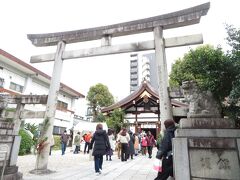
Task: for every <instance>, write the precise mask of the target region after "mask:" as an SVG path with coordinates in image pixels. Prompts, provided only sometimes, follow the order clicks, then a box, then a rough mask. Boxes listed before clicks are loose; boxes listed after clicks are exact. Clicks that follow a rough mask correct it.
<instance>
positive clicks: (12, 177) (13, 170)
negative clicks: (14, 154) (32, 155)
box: [1, 166, 22, 180]
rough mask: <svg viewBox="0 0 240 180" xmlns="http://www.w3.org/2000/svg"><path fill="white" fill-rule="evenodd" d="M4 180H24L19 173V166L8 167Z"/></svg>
mask: <svg viewBox="0 0 240 180" xmlns="http://www.w3.org/2000/svg"><path fill="white" fill-rule="evenodd" d="M1 172H2V171H1ZM3 179H4V180H22V173H20V172H18V167H17V166H7V167H6V168H5V170H4V175H3Z"/></svg>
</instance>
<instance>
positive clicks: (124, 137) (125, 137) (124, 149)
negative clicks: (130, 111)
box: [117, 128, 130, 161]
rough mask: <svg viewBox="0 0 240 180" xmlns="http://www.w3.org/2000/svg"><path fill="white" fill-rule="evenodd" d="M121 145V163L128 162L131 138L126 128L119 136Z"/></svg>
mask: <svg viewBox="0 0 240 180" xmlns="http://www.w3.org/2000/svg"><path fill="white" fill-rule="evenodd" d="M117 141H119V142H120V143H121V161H127V159H128V151H129V144H128V142H129V141H130V136H129V134H128V133H127V129H126V128H122V130H121V133H120V134H119V135H118V139H117Z"/></svg>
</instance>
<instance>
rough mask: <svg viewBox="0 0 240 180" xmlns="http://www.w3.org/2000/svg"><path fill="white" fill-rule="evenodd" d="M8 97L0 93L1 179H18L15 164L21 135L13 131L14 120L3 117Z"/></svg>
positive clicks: (20, 176) (19, 177)
mask: <svg viewBox="0 0 240 180" xmlns="http://www.w3.org/2000/svg"><path fill="white" fill-rule="evenodd" d="M7 105H8V98H7V96H5V95H0V154H1V158H0V171H1V179H4V180H18V179H22V174H21V173H19V172H18V167H17V166H16V163H17V157H18V151H19V146H20V141H21V137H20V136H18V135H17V134H15V133H14V131H13V129H14V122H12V121H10V120H9V119H7V118H5V109H6V107H7Z"/></svg>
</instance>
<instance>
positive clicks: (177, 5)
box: [0, 0, 240, 100]
mask: <svg viewBox="0 0 240 180" xmlns="http://www.w3.org/2000/svg"><path fill="white" fill-rule="evenodd" d="M205 2H208V1H204V0H85V1H81V0H21V1H19V0H5V1H1V2H0V7H1V11H0V20H1V21H0V22H1V28H0V48H1V49H3V50H5V51H7V52H8V53H10V54H12V55H14V56H16V57H17V58H19V59H21V60H23V61H25V62H27V63H29V62H30V56H32V55H38V54H42V53H51V52H55V51H56V47H55V46H54V47H44V48H37V47H35V46H33V45H32V44H31V42H30V41H29V40H28V39H27V34H34V33H51V32H59V31H70V30H78V29H83V28H90V27H98V26H104V25H110V24H114V23H120V22H126V21H131V20H136V19H141V18H148V17H152V16H157V15H161V14H165V13H170V12H174V11H177V10H181V9H185V8H189V7H192V6H195V5H199V4H202V3H205ZM210 2H211V5H210V6H211V7H210V10H209V12H208V14H207V15H206V16H204V17H203V18H202V20H201V22H200V24H198V25H193V26H188V27H183V28H177V29H174V30H167V31H164V36H165V37H174V36H180V35H190V34H197V33H202V34H203V38H204V44H207V43H209V44H212V45H214V46H217V45H221V46H222V47H223V48H224V49H225V48H226V45H225V44H226V42H225V40H224V38H226V33H225V29H224V23H228V24H233V25H234V26H235V27H238V28H240V20H239V17H240V16H239V7H240V6H239V4H240V3H239V2H240V1H239V0H228V1H223V0H212V1H210ZM149 39H152V33H148V34H143V35H137V36H132V37H124V38H116V39H113V43H115V44H117V43H127V42H130V41H133V42H134V41H142V40H149ZM99 45H100V41H96V42H95V41H94V42H87V43H86V42H85V43H80V44H77V45H67V46H66V49H67V50H68V49H81V48H84V47H96V46H99ZM192 48H194V46H192ZM189 49H190V47H183V48H171V49H168V50H167V51H166V55H167V62H168V70H169V71H170V68H171V64H172V63H174V60H176V59H177V58H178V57H182V56H183V55H184V53H186V52H187V51H188V50H189ZM129 59H130V58H129V54H121V55H110V56H100V57H93V58H84V59H74V60H68V61H65V62H64V66H63V72H62V78H61V81H62V82H63V83H65V84H67V85H68V86H70V87H72V88H74V89H76V90H77V91H79V92H81V93H83V94H84V95H87V92H88V90H89V87H90V86H92V85H95V84H96V83H103V84H105V85H107V86H108V88H109V90H110V92H111V93H112V94H113V96H114V97H115V98H117V99H118V100H121V99H122V98H124V97H126V96H127V95H129V89H130V87H129V84H130V79H129V77H130V72H129V69H130V65H129ZM32 65H33V66H34V67H36V68H38V69H40V70H41V71H43V72H45V73H47V74H49V75H51V73H52V68H53V63H41V64H32Z"/></svg>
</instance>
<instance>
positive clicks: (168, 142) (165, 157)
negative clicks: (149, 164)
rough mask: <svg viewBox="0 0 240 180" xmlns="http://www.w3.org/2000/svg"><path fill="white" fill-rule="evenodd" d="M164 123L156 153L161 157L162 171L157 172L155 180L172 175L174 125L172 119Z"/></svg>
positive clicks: (162, 179)
mask: <svg viewBox="0 0 240 180" xmlns="http://www.w3.org/2000/svg"><path fill="white" fill-rule="evenodd" d="M164 125H165V128H166V131H165V132H164V136H163V139H162V142H161V143H160V146H159V149H158V152H157V155H156V158H157V159H162V172H158V175H157V177H156V178H155V180H166V179H167V178H168V177H169V176H173V159H172V138H174V131H175V130H176V127H175V122H174V121H173V120H172V119H168V120H166V121H165V122H164Z"/></svg>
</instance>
